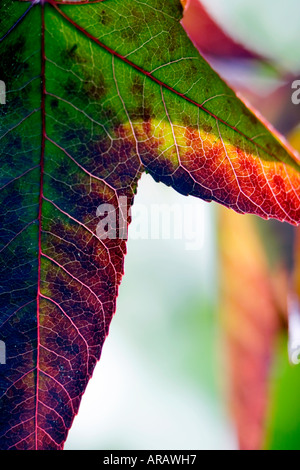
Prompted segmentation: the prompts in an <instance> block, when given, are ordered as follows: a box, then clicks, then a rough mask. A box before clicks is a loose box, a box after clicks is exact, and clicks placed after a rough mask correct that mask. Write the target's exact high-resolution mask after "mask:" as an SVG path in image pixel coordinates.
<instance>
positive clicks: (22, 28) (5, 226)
mask: <svg viewBox="0 0 300 470" xmlns="http://www.w3.org/2000/svg"><path fill="white" fill-rule="evenodd" d="M63 3H65V4H63ZM74 3H75V2H54V1H52V0H48V2H46V1H35V2H27V1H8V0H4V1H2V2H1V5H0V14H1V23H0V38H1V39H0V54H1V64H2V70H1V80H4V81H5V83H6V87H7V104H6V105H5V106H1V107H0V111H1V136H0V139H1V175H0V177H1V182H0V187H1V188H2V189H1V209H0V210H1V247H0V256H1V297H0V299H1V319H2V320H1V329H0V335H1V339H3V340H4V341H5V345H6V364H5V365H1V366H0V367H1V369H0V370H1V378H0V396H1V423H0V446H1V448H3V449H7V448H10V449H11V448H14V449H16V448H17V449H61V448H62V447H63V443H64V441H65V439H66V435H67V433H68V430H69V428H70V426H71V424H72V421H73V418H74V416H75V414H76V413H77V411H78V407H79V403H80V400H81V397H82V394H83V392H84V390H85V387H86V385H87V382H88V380H89V378H90V377H91V375H92V372H93V369H94V366H95V364H96V361H97V360H98V359H99V357H100V354H101V349H102V345H103V342H104V339H105V337H106V335H107V334H108V331H109V324H110V320H111V318H112V315H113V313H114V311H115V307H116V297H117V292H118V286H119V283H120V281H121V276H122V274H123V262H124V255H125V251H126V248H125V238H126V233H125V232H126V225H127V223H128V222H129V216H128V212H126V210H125V209H124V206H123V204H124V198H126V201H127V206H128V207H130V205H131V204H132V202H133V197H134V194H135V191H136V187H137V182H138V179H139V177H140V175H141V173H142V172H143V171H148V172H150V173H151V174H152V176H153V177H154V178H155V179H156V180H157V181H163V182H164V183H166V184H168V185H172V186H173V187H174V188H175V189H176V190H177V191H179V192H181V193H183V194H186V195H187V194H191V195H194V196H197V197H201V198H203V199H205V200H215V201H218V202H220V203H222V204H225V205H227V206H228V207H231V208H233V209H235V210H236V211H238V212H251V213H255V214H257V215H260V216H261V217H265V218H268V217H275V218H278V219H280V220H286V221H288V222H291V223H299V221H300V207H299V188H300V178H299V159H298V157H297V156H295V155H293V153H292V151H290V150H289V149H287V147H286V145H285V144H283V143H282V142H281V141H280V139H279V137H278V136H275V135H274V134H273V133H272V132H270V131H269V130H268V129H267V128H266V126H265V125H264V124H263V123H262V122H261V121H260V120H259V119H258V118H257V117H256V116H255V115H254V114H253V113H252V112H251V111H249V110H248V109H247V107H246V106H245V105H244V104H243V103H242V102H241V101H239V100H238V99H237V97H236V96H235V94H234V93H233V92H232V91H231V90H230V89H229V88H228V87H227V86H226V84H225V83H223V82H222V81H221V79H220V78H219V77H218V76H217V75H216V74H215V73H214V72H213V71H212V70H211V68H210V67H209V66H208V64H207V63H206V62H205V61H204V60H203V59H202V58H201V57H200V55H199V53H198V52H197V51H196V49H195V48H194V47H193V45H192V44H191V43H190V41H189V39H188V38H187V36H186V34H185V32H184V30H183V29H182V27H181V25H180V20H181V17H182V8H181V6H180V1H179V0H144V1H143V2H140V1H139V0H105V1H101V2H100V1H98V2H97V1H96V2H95V1H91V2H86V1H85V2H76V5H75V4H74ZM121 196H122V197H123V199H122V200H120V199H119V198H120V197H121ZM102 204H105V206H104V207H105V208H106V209H107V210H108V208H109V207H110V208H111V207H114V208H115V209H116V210H117V222H118V228H119V230H118V231H117V233H116V238H106V239H99V238H98V237H97V224H98V222H99V217H98V215H99V212H97V208H98V207H99V206H100V205H102ZM107 204H110V206H107Z"/></svg>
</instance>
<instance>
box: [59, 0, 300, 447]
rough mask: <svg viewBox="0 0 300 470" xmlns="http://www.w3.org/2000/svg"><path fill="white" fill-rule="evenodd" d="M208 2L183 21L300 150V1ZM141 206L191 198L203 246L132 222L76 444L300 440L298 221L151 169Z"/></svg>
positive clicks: (193, 4) (193, 0) (193, 1)
mask: <svg viewBox="0 0 300 470" xmlns="http://www.w3.org/2000/svg"><path fill="white" fill-rule="evenodd" d="M198 2H199V0H190V5H189V9H188V10H187V11H186V13H185V16H184V20H183V25H184V27H185V29H186V30H187V32H188V33H189V35H190V37H191V39H192V40H193V41H194V43H195V44H196V45H197V47H198V48H199V49H201V47H203V50H202V53H203V54H204V55H205V57H206V59H207V60H208V61H209V62H210V63H211V64H212V66H213V67H214V68H215V69H216V70H217V71H218V73H219V74H220V75H221V76H223V77H224V79H225V80H226V81H227V82H228V83H229V85H231V86H232V87H233V88H234V89H235V90H236V91H237V92H238V93H241V94H242V96H243V97H244V98H245V99H246V100H248V102H249V103H251V105H252V106H254V107H255V108H256V109H257V110H258V111H259V112H260V113H261V114H262V115H263V116H264V117H265V118H266V119H268V120H269V121H270V122H271V123H272V124H273V125H274V126H275V127H276V128H277V129H278V130H279V131H280V132H281V133H283V134H284V135H285V136H286V138H289V140H290V142H291V143H292V145H294V146H295V148H296V147H298V150H299V151H300V137H299V136H300V132H299V131H298V130H297V129H298V128H297V126H298V125H299V124H300V106H298V107H297V106H295V105H293V104H292V102H291V83H292V81H293V80H294V79H296V78H298V77H297V74H298V75H300V51H299V44H300V29H299V17H300V3H299V1H298V0H285V2H281V1H279V0H264V2H261V1H260V0H226V2H225V1H224V0H205V1H204V0H203V2H202V4H203V5H204V6H205V8H206V13H205V14H207V15H208V17H205V18H204V14H203V15H202V16H201V17H200V15H199V11H200V8H201V7H200V6H199V3H198ZM201 11H202V12H203V10H201ZM201 11H200V13H201ZM197 12H198V13H197ZM196 13H197V14H196ZM201 21H202V23H201ZM204 21H205V22H204ZM220 27H222V30H221V31H220ZM212 37H213V39H212ZM216 38H218V41H216ZM135 202H136V205H137V207H138V206H140V207H143V208H146V210H148V213H150V211H151V207H152V206H153V204H159V203H162V202H163V203H164V204H168V205H169V206H172V205H174V204H177V205H181V206H185V207H186V206H189V209H186V210H187V211H188V210H190V211H191V213H192V214H193V221H192V222H195V220H194V219H195V218H197V217H199V220H201V226H200V232H199V226H197V225H192V227H191V230H192V231H194V233H197V234H198V237H199V240H200V244H199V247H198V249H197V250H188V249H187V241H188V240H184V239H182V240H176V239H174V237H173V238H172V237H171V239H168V240H164V239H163V238H162V237H160V239H156V240H153V239H148V240H147V239H138V236H137V235H136V234H137V231H138V228H137V226H134V223H135V222H134V221H133V223H132V226H131V227H130V230H129V241H128V255H127V257H126V261H125V277H124V279H123V282H122V285H121V288H120V294H119V298H118V303H117V313H116V315H115V317H114V319H113V321H112V325H111V329H110V335H109V337H108V338H107V340H106V343H105V345H104V349H103V353H102V358H101V361H100V362H99V364H98V365H97V367H96V370H95V373H94V376H93V378H92V380H91V381H90V383H89V385H88V389H87V392H86V394H85V395H84V398H83V401H82V404H81V408H80V411H79V414H78V416H77V417H76V419H75V422H74V425H73V427H72V429H71V431H70V434H69V437H68V440H67V443H66V445H65V449H238V448H249V449H256V448H265V449H300V401H299V399H298V390H300V369H299V367H300V366H298V367H297V366H292V365H290V363H289V359H288V348H287V344H288V296H289V294H290V291H291V290H294V291H295V290H296V285H295V281H294V272H295V258H294V239H295V232H296V229H294V228H292V227H290V226H287V225H286V224H280V223H277V222H274V221H262V220H260V219H258V218H256V217H253V216H240V215H236V214H235V213H232V212H231V211H229V210H227V209H223V208H219V207H217V206H216V205H215V204H207V203H203V202H202V201H199V200H196V199H195V200H194V199H192V198H183V197H182V196H181V195H178V194H176V193H175V192H173V191H172V190H171V189H170V188H166V187H164V186H163V185H161V184H157V183H154V181H153V180H152V179H151V177H150V176H148V175H145V176H143V178H142V180H141V182H140V184H139V190H138V195H137V197H136V201H135ZM135 215H136V216H137V214H135ZM197 227H198V231H197V230H196V229H197Z"/></svg>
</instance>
